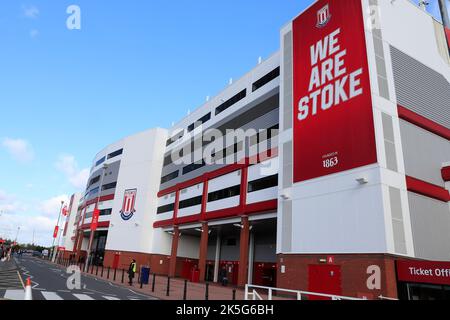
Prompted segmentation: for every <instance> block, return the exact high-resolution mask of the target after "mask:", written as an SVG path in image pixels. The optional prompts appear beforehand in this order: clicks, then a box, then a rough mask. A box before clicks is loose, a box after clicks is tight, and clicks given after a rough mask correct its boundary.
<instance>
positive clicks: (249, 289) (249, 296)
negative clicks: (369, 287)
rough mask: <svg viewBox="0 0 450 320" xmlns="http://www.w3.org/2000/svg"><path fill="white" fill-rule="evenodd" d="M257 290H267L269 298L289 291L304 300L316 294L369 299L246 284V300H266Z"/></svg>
mask: <svg viewBox="0 0 450 320" xmlns="http://www.w3.org/2000/svg"><path fill="white" fill-rule="evenodd" d="M257 290H263V291H265V292H267V300H273V296H274V292H276V293H288V294H291V295H294V296H295V297H296V300H302V298H303V297H305V298H306V297H308V296H314V297H321V298H328V299H330V300H367V299H362V298H354V297H345V296H338V295H333V294H325V293H317V292H308V291H299V290H290V289H280V288H272V287H263V286H256V285H250V284H247V285H245V296H244V298H245V300H261V301H262V300H264V299H263V297H262V295H261V294H260V293H259V292H258V291H257Z"/></svg>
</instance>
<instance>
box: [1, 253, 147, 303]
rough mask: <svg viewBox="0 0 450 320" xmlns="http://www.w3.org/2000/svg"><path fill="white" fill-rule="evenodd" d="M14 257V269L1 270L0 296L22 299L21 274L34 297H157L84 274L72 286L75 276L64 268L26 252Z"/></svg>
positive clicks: (133, 298)
mask: <svg viewBox="0 0 450 320" xmlns="http://www.w3.org/2000/svg"><path fill="white" fill-rule="evenodd" d="M14 259H15V262H16V264H17V266H16V269H12V270H9V271H7V272H9V273H8V275H7V276H6V274H5V275H3V274H0V283H4V284H5V286H4V287H0V299H1V298H4V299H11V300H22V299H23V297H24V290H23V287H22V285H21V283H20V279H19V276H18V274H20V276H21V277H22V279H23V280H24V281H25V280H26V279H27V278H30V279H31V283H32V292H33V300H53V301H57V300H156V298H154V297H152V296H151V295H149V294H144V293H142V292H137V291H135V290H133V289H131V288H127V287H123V286H120V285H117V284H114V283H112V282H110V281H107V280H104V279H100V278H97V277H92V276H87V275H85V274H78V276H79V279H80V286H79V288H73V289H72V287H71V286H70V284H73V283H74V281H73V279H74V278H76V276H75V277H74V274H73V273H70V272H68V269H67V268H65V267H62V266H59V265H56V264H53V263H51V262H49V261H46V260H42V259H39V258H35V257H31V256H26V255H23V256H22V257H15V258H14ZM10 266H11V265H10ZM17 268H18V269H17ZM13 271H14V272H15V273H16V277H17V279H19V280H18V281H19V284H20V287H18V286H17V284H18V283H17V281H15V279H14V277H13ZM69 278H70V279H69ZM68 280H69V281H68ZM68 283H69V285H68Z"/></svg>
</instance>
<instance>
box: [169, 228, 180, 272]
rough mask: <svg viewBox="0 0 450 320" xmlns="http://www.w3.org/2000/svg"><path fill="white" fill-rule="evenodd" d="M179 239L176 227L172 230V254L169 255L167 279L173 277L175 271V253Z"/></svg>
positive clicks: (178, 231)
mask: <svg viewBox="0 0 450 320" xmlns="http://www.w3.org/2000/svg"><path fill="white" fill-rule="evenodd" d="M179 239H180V230H179V229H178V226H174V228H173V236H172V253H171V255H170V261H169V277H175V275H176V271H177V251H178V240H179Z"/></svg>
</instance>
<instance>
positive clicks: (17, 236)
mask: <svg viewBox="0 0 450 320" xmlns="http://www.w3.org/2000/svg"><path fill="white" fill-rule="evenodd" d="M19 231H20V227H17V233H16V239H14V243H15V244H17V239H18V238H19Z"/></svg>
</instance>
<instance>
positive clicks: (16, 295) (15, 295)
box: [5, 290, 25, 300]
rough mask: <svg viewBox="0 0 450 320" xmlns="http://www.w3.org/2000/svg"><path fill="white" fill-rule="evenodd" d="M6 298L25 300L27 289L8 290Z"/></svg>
mask: <svg viewBox="0 0 450 320" xmlns="http://www.w3.org/2000/svg"><path fill="white" fill-rule="evenodd" d="M5 299H9V300H24V299H25V291H24V290H6V293H5Z"/></svg>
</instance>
